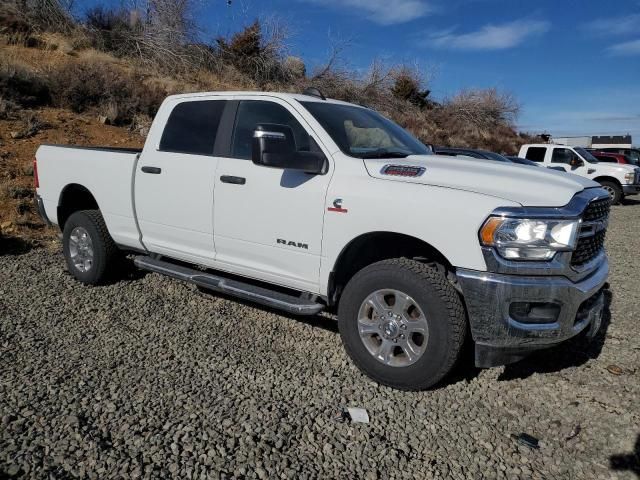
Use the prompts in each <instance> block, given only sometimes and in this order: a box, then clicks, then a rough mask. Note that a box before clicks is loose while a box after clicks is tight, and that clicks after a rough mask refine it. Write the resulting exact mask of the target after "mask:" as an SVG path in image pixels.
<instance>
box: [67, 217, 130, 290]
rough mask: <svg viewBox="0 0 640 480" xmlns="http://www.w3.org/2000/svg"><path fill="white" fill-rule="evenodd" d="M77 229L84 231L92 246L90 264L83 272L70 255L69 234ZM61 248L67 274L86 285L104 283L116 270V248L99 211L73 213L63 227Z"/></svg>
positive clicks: (117, 253) (117, 255)
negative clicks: (67, 270)
mask: <svg viewBox="0 0 640 480" xmlns="http://www.w3.org/2000/svg"><path fill="white" fill-rule="evenodd" d="M77 227H81V228H84V229H85V230H86V232H87V233H88V235H89V237H90V238H91V243H92V246H93V249H92V250H93V259H92V264H91V266H90V268H88V269H87V270H85V271H81V270H80V269H79V268H78V267H76V265H74V262H73V261H72V258H71V253H70V248H71V247H70V238H71V234H72V232H73V231H74V229H76V228H77ZM62 247H63V252H64V258H65V260H66V262H67V268H68V269H69V272H70V273H71V274H72V275H73V276H74V277H75V278H76V279H77V280H78V281H80V282H82V283H84V284H86V285H99V284H101V283H104V282H105V281H106V280H107V279H109V278H110V277H111V276H112V274H113V273H114V272H115V270H116V267H117V264H118V260H119V258H118V257H119V251H118V247H117V246H116V244H115V242H114V241H113V239H112V238H111V235H109V231H108V230H107V226H106V225H105V223H104V219H103V218H102V214H101V213H100V211H99V210H80V211H78V212H75V213H73V214H72V215H71V216H70V217H69V218H68V220H67V222H66V223H65V225H64V232H63V235H62Z"/></svg>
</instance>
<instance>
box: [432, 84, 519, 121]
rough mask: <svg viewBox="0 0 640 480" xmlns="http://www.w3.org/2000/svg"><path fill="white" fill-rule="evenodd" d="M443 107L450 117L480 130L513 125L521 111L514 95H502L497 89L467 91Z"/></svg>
mask: <svg viewBox="0 0 640 480" xmlns="http://www.w3.org/2000/svg"><path fill="white" fill-rule="evenodd" d="M443 107H444V108H445V109H446V111H447V114H448V115H451V116H452V117H454V118H456V119H458V120H460V121H461V122H464V123H466V124H468V125H472V126H475V127H476V128H477V129H480V130H482V129H488V128H492V127H495V126H498V125H512V124H513V122H514V121H515V119H516V117H517V115H518V112H519V110H520V106H519V105H518V103H517V102H516V100H515V99H514V97H513V96H512V95H510V94H508V93H500V92H498V90H496V89H495V88H490V89H486V90H465V91H463V92H461V93H459V94H458V95H456V96H455V97H453V98H452V99H451V100H449V101H447V102H445V103H444V105H443Z"/></svg>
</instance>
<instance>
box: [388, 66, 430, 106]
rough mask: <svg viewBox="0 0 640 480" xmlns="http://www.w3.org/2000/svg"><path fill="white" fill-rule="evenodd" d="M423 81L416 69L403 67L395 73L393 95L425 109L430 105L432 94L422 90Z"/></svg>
mask: <svg viewBox="0 0 640 480" xmlns="http://www.w3.org/2000/svg"><path fill="white" fill-rule="evenodd" d="M422 83H423V82H422V79H421V78H420V74H419V72H418V70H417V69H416V68H409V67H406V66H401V67H400V68H399V69H398V70H397V71H396V72H394V81H393V87H391V94H392V95H393V96H394V97H396V98H398V99H400V100H405V101H407V102H409V103H411V104H413V105H415V106H417V107H419V108H425V107H427V106H428V105H429V104H430V101H429V99H428V98H427V97H429V94H430V93H431V91H430V90H427V89H423V88H422Z"/></svg>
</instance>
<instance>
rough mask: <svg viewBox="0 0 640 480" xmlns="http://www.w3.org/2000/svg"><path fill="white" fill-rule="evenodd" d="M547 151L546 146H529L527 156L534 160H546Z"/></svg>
mask: <svg viewBox="0 0 640 480" xmlns="http://www.w3.org/2000/svg"><path fill="white" fill-rule="evenodd" d="M546 153H547V148H546V147H529V148H528V149H527V154H526V156H525V158H527V159H529V160H533V161H534V162H544V155H545V154H546Z"/></svg>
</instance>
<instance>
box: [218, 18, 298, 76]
mask: <svg viewBox="0 0 640 480" xmlns="http://www.w3.org/2000/svg"><path fill="white" fill-rule="evenodd" d="M287 36H288V33H287V31H286V29H285V28H284V26H283V25H282V24H281V23H279V22H278V21H276V20H272V21H271V22H267V23H264V24H263V23H261V22H259V21H258V20H256V21H255V22H254V23H252V24H251V25H249V26H248V27H245V28H244V29H243V30H242V31H240V32H238V33H236V34H234V35H232V36H231V38H229V39H226V38H224V37H219V38H218V39H217V40H216V44H217V45H216V46H217V54H218V56H219V58H220V59H221V60H222V61H223V62H226V63H229V64H231V65H233V66H234V67H235V68H237V69H238V70H239V71H240V72H241V73H243V74H245V75H247V76H248V77H249V78H251V79H252V80H255V81H256V82H258V83H260V84H265V83H268V82H273V83H284V82H288V81H290V80H292V79H293V78H294V77H295V76H300V65H299V62H298V65H296V66H294V65H293V64H292V63H289V65H287V63H286V62H285V59H286V58H287V55H286V52H287V47H286V39H287ZM303 67H304V64H303ZM296 71H297V72H296Z"/></svg>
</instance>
